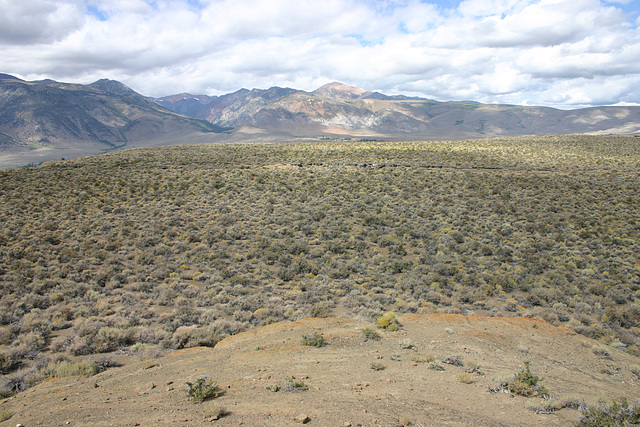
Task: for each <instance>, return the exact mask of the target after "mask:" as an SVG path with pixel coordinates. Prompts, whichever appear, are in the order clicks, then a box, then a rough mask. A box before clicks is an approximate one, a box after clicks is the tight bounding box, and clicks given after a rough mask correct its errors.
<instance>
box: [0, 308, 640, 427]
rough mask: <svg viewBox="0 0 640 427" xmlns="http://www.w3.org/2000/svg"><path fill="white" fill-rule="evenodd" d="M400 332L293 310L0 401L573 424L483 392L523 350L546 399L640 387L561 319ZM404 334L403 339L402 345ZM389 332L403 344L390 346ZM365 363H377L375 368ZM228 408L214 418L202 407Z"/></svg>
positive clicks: (86, 419) (314, 420)
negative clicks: (472, 366) (213, 392)
mask: <svg viewBox="0 0 640 427" xmlns="http://www.w3.org/2000/svg"><path fill="white" fill-rule="evenodd" d="M400 321H401V324H402V330H400V331H398V332H380V334H381V335H382V339H380V340H378V341H376V340H368V341H367V340H365V338H364V337H363V334H362V329H363V328H367V327H372V325H370V324H366V323H362V322H358V321H356V320H350V319H338V318H330V319H304V320H300V321H297V322H293V323H291V322H283V323H277V324H273V325H269V326H265V327H262V328H258V329H255V330H251V331H248V332H245V333H242V334H238V335H235V336H232V337H229V338H227V339H225V340H223V341H221V342H220V343H219V344H218V345H217V346H216V347H215V348H213V349H211V348H195V349H188V350H182V351H178V352H176V353H174V354H171V355H169V356H166V357H163V358H160V359H154V360H145V361H140V362H136V363H133V364H131V365H128V366H124V367H120V368H114V369H111V370H109V371H106V372H103V373H101V374H99V375H96V376H94V377H90V378H84V377H68V378H59V379H50V380H48V381H46V382H44V383H42V384H40V385H38V386H36V387H34V388H32V389H29V390H27V391H25V392H23V393H20V394H18V395H16V396H14V397H12V398H9V399H5V400H3V401H2V402H1V403H0V410H5V411H10V412H13V413H14V415H13V416H12V417H11V418H10V419H9V420H7V421H5V422H3V423H0V425H2V426H8V425H12V426H15V425H16V424H18V423H20V424H22V425H24V426H25V427H30V426H63V425H71V426H81V425H85V426H89V425H90V426H137V425H140V426H152V425H176V426H201V425H211V424H215V425H220V426H236V425H246V426H293V425H298V424H300V423H302V421H303V419H304V418H303V417H301V414H304V416H306V417H308V421H307V420H305V421H306V423H307V424H308V425H317V426H357V425H362V426H396V425H402V422H405V423H407V422H408V421H410V422H411V423H412V425H416V426H419V425H424V426H432V425H433V426H435V425H438V426H441V425H445V426H462V425H484V426H502V425H504V426H506V425H510V426H513V425H521V426H527V425H545V426H548V425H571V424H572V423H574V422H575V421H576V420H577V417H578V412H577V411H576V410H573V409H562V410H560V411H557V412H556V413H554V414H536V413H534V412H533V411H531V410H529V409H527V408H526V407H525V404H526V402H527V401H529V402H531V401H534V400H535V399H538V398H524V397H521V396H514V395H510V394H506V393H489V392H488V391H487V389H488V387H489V386H490V385H492V384H494V383H495V379H496V378H499V377H501V376H506V375H510V374H514V373H515V372H518V371H520V370H521V369H522V368H523V367H524V363H523V362H524V361H525V360H530V361H531V367H532V370H533V371H534V372H535V373H536V374H538V375H540V376H541V377H544V381H543V382H542V384H543V385H545V386H546V387H547V389H548V390H549V392H550V394H551V396H555V397H563V396H567V395H576V396H580V397H583V398H585V399H586V400H587V401H591V402H594V401H596V400H597V399H598V398H600V397H606V398H613V397H618V396H626V397H628V398H630V399H634V398H637V397H638V396H640V379H639V378H637V377H636V376H635V375H634V374H633V373H632V372H631V371H630V370H629V368H628V367H629V366H630V365H631V364H634V363H635V364H637V363H638V359H637V358H634V357H633V356H630V355H628V354H626V353H623V352H620V351H617V350H614V349H610V350H609V351H610V354H611V358H610V359H608V358H602V357H600V356H598V355H597V354H595V353H594V351H593V346H596V345H598V343H597V342H595V341H592V340H590V339H588V338H585V337H583V336H580V335H577V334H575V333H574V332H572V331H570V330H568V329H565V328H556V327H553V326H551V325H549V324H547V323H545V322H543V321H540V320H534V319H514V318H489V317H480V316H462V315H444V314H443V315H420V316H418V315H415V316H412V315H409V316H404V317H401V318H400ZM314 331H317V332H320V333H322V334H323V335H324V337H325V338H326V339H327V342H328V345H327V346H325V347H321V348H316V347H309V346H303V345H301V337H302V335H303V334H307V333H310V332H314ZM407 340H410V342H411V344H412V345H413V346H414V347H415V348H402V347H403V345H404V346H406V345H407V343H408V341H407ZM401 343H402V344H403V345H401ZM417 355H421V356H434V357H435V358H436V359H437V360H442V359H444V358H445V357H447V356H460V357H462V359H463V360H464V362H466V363H469V362H475V363H477V364H479V365H480V366H481V369H482V371H483V373H484V375H474V382H473V383H471V384H464V383H462V382H460V381H459V380H458V375H460V374H461V373H463V372H464V369H465V368H464V367H457V366H452V365H448V364H444V365H443V366H444V367H445V368H446V369H445V371H435V370H431V369H428V367H427V363H420V362H416V361H415V360H416V359H418V357H417ZM372 362H376V363H380V364H382V365H384V366H385V369H384V370H379V371H376V370H373V369H372V368H371V364H372ZM201 375H206V376H208V377H209V378H211V379H212V380H214V381H215V382H216V383H218V384H219V385H220V387H221V388H222V390H223V391H224V394H223V395H221V396H219V397H217V398H216V399H214V400H211V401H208V402H204V403H193V402H191V401H189V400H188V397H187V393H186V389H187V388H186V385H185V381H193V380H195V379H197V378H198V377H199V376H201ZM287 377H295V378H296V379H299V380H302V381H303V382H304V383H305V384H306V385H307V386H308V387H309V390H308V391H301V392H287V391H283V390H279V391H273V390H276V389H277V387H275V386H279V387H282V386H284V384H285V382H284V380H285V378H287ZM214 404H215V405H217V406H219V407H224V408H225V409H226V410H227V411H229V413H228V414H227V415H226V416H224V417H222V418H219V419H217V420H212V419H211V417H210V414H209V413H208V412H209V411H210V409H211V407H212V406H213V405H214Z"/></svg>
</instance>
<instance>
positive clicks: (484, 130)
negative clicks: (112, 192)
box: [157, 82, 640, 139]
mask: <svg viewBox="0 0 640 427" xmlns="http://www.w3.org/2000/svg"><path fill="white" fill-rule="evenodd" d="M157 101H158V103H160V104H161V105H163V106H165V107H167V108H169V109H171V110H173V111H176V112H179V113H181V114H186V115H190V116H193V117H197V118H201V119H205V120H208V121H210V122H211V123H214V124H217V125H219V126H224V127H231V128H234V129H236V131H237V132H246V133H254V134H255V133H260V132H262V133H274V132H275V133H281V134H288V135H296V136H301V135H304V136H325V137H327V136H334V137H335V136H354V137H368V138H393V139H399V138H409V139H417V138H429V139H433V138H444V139H458V138H482V137H490V136H500V135H503V136H513V135H531V134H536V135H548V134H573V133H596V134H627V135H628V134H634V133H638V132H640V107H598V108H585V109H578V110H569V111H564V110H557V109H554V108H545V107H524V106H516V105H488V104H480V103H477V102H438V101H434V100H429V99H420V98H410V97H406V96H401V95H399V96H387V95H383V94H381V93H378V92H369V91H366V90H363V89H358V88H354V87H350V86H347V85H344V84H341V83H337V82H334V83H329V84H327V85H324V86H322V87H321V88H318V89H316V90H315V91H313V92H304V91H301V90H294V89H288V88H279V87H272V88H270V89H268V90H261V89H253V90H251V91H249V90H247V89H242V90H239V91H237V92H234V93H232V94H227V95H223V96H219V97H217V96H214V97H210V96H206V95H203V96H201V95H197V96H194V95H190V94H181V95H173V96H168V97H163V98H159V99H157Z"/></svg>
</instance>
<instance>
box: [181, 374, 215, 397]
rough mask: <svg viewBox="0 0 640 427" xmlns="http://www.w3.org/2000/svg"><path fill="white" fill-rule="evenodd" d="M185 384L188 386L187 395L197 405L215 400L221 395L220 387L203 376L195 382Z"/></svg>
mask: <svg viewBox="0 0 640 427" xmlns="http://www.w3.org/2000/svg"><path fill="white" fill-rule="evenodd" d="M185 384H186V385H187V395H188V396H189V398H190V399H191V400H193V401H194V402H197V403H202V402H204V401H205V400H208V399H213V398H214V397H217V396H218V395H219V394H220V387H218V385H217V384H216V383H214V382H212V381H211V380H210V379H209V377H207V376H201V377H200V378H198V379H197V380H195V381H194V382H191V381H186V382H185Z"/></svg>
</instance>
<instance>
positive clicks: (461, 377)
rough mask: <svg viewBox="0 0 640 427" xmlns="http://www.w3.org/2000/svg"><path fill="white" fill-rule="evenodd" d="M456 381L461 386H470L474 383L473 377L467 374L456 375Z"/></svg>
mask: <svg viewBox="0 0 640 427" xmlns="http://www.w3.org/2000/svg"><path fill="white" fill-rule="evenodd" d="M458 381H460V382H461V383H463V384H471V383H473V382H474V379H473V375H472V374H470V373H468V372H463V373H461V374H458Z"/></svg>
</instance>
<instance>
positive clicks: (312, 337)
mask: <svg viewBox="0 0 640 427" xmlns="http://www.w3.org/2000/svg"><path fill="white" fill-rule="evenodd" d="M326 344H327V342H326V340H325V339H324V336H323V335H322V334H321V333H320V332H313V333H310V334H306V335H303V336H302V345H308V346H311V347H324V346H325V345H326Z"/></svg>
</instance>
